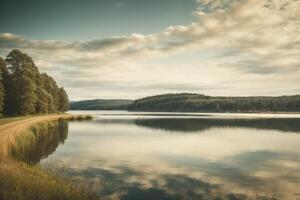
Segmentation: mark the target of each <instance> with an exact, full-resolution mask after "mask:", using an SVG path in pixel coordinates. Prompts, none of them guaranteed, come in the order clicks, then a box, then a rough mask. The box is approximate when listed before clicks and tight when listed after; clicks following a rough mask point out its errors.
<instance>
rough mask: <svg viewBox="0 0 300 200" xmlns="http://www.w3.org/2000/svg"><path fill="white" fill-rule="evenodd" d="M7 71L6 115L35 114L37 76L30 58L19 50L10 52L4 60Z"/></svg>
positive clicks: (37, 72) (35, 68)
mask: <svg viewBox="0 0 300 200" xmlns="http://www.w3.org/2000/svg"><path fill="white" fill-rule="evenodd" d="M6 62H7V63H8V71H9V83H8V91H7V92H8V96H7V98H8V99H7V103H8V106H9V107H10V108H11V109H10V110H9V112H11V113H8V114H17V115H27V114H34V113H35V104H36V102H37V96H36V84H35V81H36V77H37V76H38V74H39V71H38V69H37V67H36V66H35V64H34V62H33V60H32V58H31V57H29V56H28V55H27V54H24V53H22V52H21V51H19V50H13V51H11V52H10V53H9V54H8V55H7V58H6Z"/></svg>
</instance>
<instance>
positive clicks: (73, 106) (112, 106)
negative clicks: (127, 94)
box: [70, 99, 132, 110]
mask: <svg viewBox="0 0 300 200" xmlns="http://www.w3.org/2000/svg"><path fill="white" fill-rule="evenodd" d="M130 103H132V100H129V99H93V100H84V101H75V102H71V103H70V110H121V109H126V108H127V105H128V104H130Z"/></svg>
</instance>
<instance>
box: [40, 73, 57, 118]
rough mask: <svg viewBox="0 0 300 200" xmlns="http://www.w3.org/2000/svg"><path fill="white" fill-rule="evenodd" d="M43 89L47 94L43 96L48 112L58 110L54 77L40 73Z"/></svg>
mask: <svg viewBox="0 0 300 200" xmlns="http://www.w3.org/2000/svg"><path fill="white" fill-rule="evenodd" d="M42 79H43V83H44V90H45V92H47V93H48V94H49V96H47V97H45V98H46V99H47V100H46V101H47V106H48V113H55V112H58V111H59V110H58V105H59V94H58V93H59V88H58V86H57V84H56V82H55V81H54V79H53V78H52V77H51V76H49V75H48V74H42Z"/></svg>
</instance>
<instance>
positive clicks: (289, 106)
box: [128, 93, 300, 112]
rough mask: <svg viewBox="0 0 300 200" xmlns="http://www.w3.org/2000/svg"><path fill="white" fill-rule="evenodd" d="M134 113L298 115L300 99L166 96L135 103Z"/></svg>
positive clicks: (190, 95) (297, 97)
mask: <svg viewBox="0 0 300 200" xmlns="http://www.w3.org/2000/svg"><path fill="white" fill-rule="evenodd" d="M128 110H132V111H168V112H268V111H271V112H277V111H282V112H299V111H300V95H295V96H279V97H259V96H256V97H253V96H252V97H251V96H250V97H214V96H206V95H203V94H189V93H181V94H165V95H157V96H151V97H146V98H142V99H138V100H135V101H134V102H133V103H132V104H130V105H129V106H128Z"/></svg>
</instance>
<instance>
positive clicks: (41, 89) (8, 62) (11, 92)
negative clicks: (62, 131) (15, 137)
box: [0, 50, 69, 115]
mask: <svg viewBox="0 0 300 200" xmlns="http://www.w3.org/2000/svg"><path fill="white" fill-rule="evenodd" d="M68 106H69V99H68V95H67V93H66V91H65V90H64V89H63V88H59V87H58V86H57V83H56V82H55V80H54V79H53V78H52V77H51V76H49V75H47V74H45V73H42V74H41V73H40V72H39V69H38V67H37V66H36V65H35V63H34V61H33V59H32V58H31V57H30V56H28V55H27V54H25V53H23V52H21V51H20V50H12V51H11V52H10V53H9V54H8V55H7V57H6V59H5V60H3V59H2V58H0V114H4V115H29V114H37V113H57V112H65V111H67V110H68Z"/></svg>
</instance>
